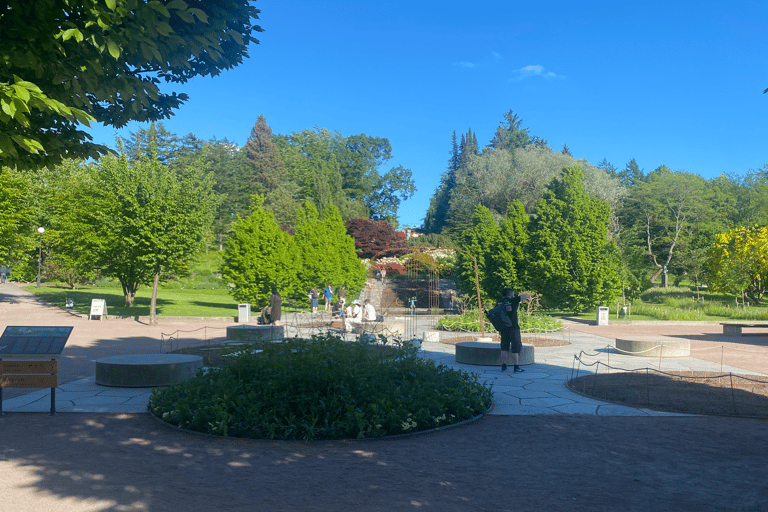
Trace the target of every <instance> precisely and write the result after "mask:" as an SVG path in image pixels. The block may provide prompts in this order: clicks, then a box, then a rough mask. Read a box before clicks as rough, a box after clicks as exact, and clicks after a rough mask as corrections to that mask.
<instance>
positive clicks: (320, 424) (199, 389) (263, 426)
mask: <svg viewBox="0 0 768 512" xmlns="http://www.w3.org/2000/svg"><path fill="white" fill-rule="evenodd" d="M244 352H248V351H247V350H246V351H244ZM491 397H492V394H491V390H490V389H488V388H486V387H484V386H483V385H482V384H480V383H479V382H477V377H476V376H475V375H470V374H468V373H466V372H463V371H460V370H453V369H450V368H448V367H446V366H444V365H435V364H434V363H432V362H431V361H429V360H424V359H421V358H419V357H418V356H417V355H416V351H415V349H413V348H412V347H406V346H397V347H383V346H381V345H367V344H365V343H347V342H344V341H343V340H341V339H340V338H338V337H336V336H333V335H326V336H316V337H313V338H312V339H311V340H300V339H293V340H285V341H284V342H283V343H274V344H267V346H265V347H264V348H263V352H262V353H261V354H258V355H249V354H243V355H240V356H238V357H235V358H233V360H232V361H231V363H230V366H229V367H227V368H221V369H216V370H214V371H210V372H208V373H204V372H202V371H201V372H198V374H197V375H196V376H195V377H193V378H192V379H190V380H189V381H187V382H184V383H181V384H177V385H174V386H169V387H165V388H160V389H156V390H153V392H152V397H151V398H150V404H149V407H150V410H151V412H152V413H153V414H155V415H156V416H158V417H160V418H162V419H163V420H165V421H167V422H169V423H171V424H174V425H177V426H180V427H182V428H186V429H190V430H194V431H198V432H205V433H209V434H214V435H221V436H231V437H246V438H254V439H303V440H313V439H344V438H369V437H382V436H387V435H394V434H402V433H405V432H414V431H420V430H428V429H432V428H435V427H439V426H442V425H447V424H451V423H456V422H459V421H463V420H466V419H470V418H472V417H474V416H477V415H478V414H483V413H484V412H485V411H486V410H487V409H488V407H490V404H491Z"/></svg>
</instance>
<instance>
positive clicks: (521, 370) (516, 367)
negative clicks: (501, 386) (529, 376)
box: [515, 366, 525, 373]
mask: <svg viewBox="0 0 768 512" xmlns="http://www.w3.org/2000/svg"><path fill="white" fill-rule="evenodd" d="M524 371H525V370H523V369H522V368H520V367H519V366H515V373H523V372H524Z"/></svg>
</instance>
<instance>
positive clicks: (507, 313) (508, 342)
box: [499, 288, 528, 373]
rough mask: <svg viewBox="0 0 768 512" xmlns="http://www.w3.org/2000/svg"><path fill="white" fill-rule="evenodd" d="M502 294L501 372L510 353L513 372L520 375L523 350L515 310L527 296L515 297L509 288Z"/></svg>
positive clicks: (505, 368) (500, 331) (504, 369)
mask: <svg viewBox="0 0 768 512" xmlns="http://www.w3.org/2000/svg"><path fill="white" fill-rule="evenodd" d="M502 293H503V297H502V299H501V303H502V304H503V305H504V307H503V308H502V310H503V312H502V314H501V320H502V323H503V324H504V328H502V329H500V330H499V335H500V336H501V371H506V370H507V360H508V359H509V353H510V352H511V353H512V365H513V366H514V371H515V373H521V372H523V371H525V370H523V369H522V368H520V351H521V350H522V349H523V340H522V336H521V335H520V323H519V321H518V318H517V308H518V307H519V306H520V302H521V301H523V300H528V294H525V293H524V294H522V295H518V296H515V292H514V290H512V289H511V288H505V289H504V291H503V292H502Z"/></svg>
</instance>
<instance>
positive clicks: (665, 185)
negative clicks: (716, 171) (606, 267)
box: [619, 166, 714, 282]
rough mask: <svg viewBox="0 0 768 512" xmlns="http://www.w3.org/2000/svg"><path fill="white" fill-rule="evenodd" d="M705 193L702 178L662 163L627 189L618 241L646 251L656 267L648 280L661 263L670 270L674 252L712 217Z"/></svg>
mask: <svg viewBox="0 0 768 512" xmlns="http://www.w3.org/2000/svg"><path fill="white" fill-rule="evenodd" d="M708 196H709V192H708V191H707V187H706V183H705V180H704V178H702V177H701V176H697V175H694V174H691V173H687V172H682V171H678V172H672V171H670V170H669V169H668V168H667V167H665V166H661V167H659V168H658V169H656V170H654V171H653V172H651V173H649V174H648V176H647V177H646V179H645V180H644V181H642V182H640V183H638V184H637V185H635V186H634V187H633V188H631V189H630V190H629V193H628V195H627V197H626V199H625V201H624V206H623V207H622V209H621V211H620V212H619V220H620V222H621V224H622V225H623V226H625V227H626V228H627V229H626V233H625V234H624V235H623V238H622V241H623V243H624V244H625V245H627V246H634V247H638V248H642V249H643V250H644V251H645V253H646V254H647V255H648V257H649V260H648V261H649V263H650V265H649V266H651V268H655V271H656V273H655V274H654V275H653V276H652V278H651V282H654V281H655V280H656V278H657V277H658V276H659V275H660V274H661V272H662V270H663V267H664V266H667V267H668V269H670V270H671V269H672V267H673V266H675V265H676V264H677V259H676V258H677V256H678V252H686V251H688V250H689V249H691V248H693V247H695V244H694V241H695V238H696V235H697V233H698V232H699V231H700V230H701V229H702V228H705V227H706V225H707V223H708V222H711V221H712V220H711V219H712V210H711V207H710V202H709V197H708ZM712 229H714V228H712ZM712 229H708V231H711V230H712ZM704 243H706V242H704Z"/></svg>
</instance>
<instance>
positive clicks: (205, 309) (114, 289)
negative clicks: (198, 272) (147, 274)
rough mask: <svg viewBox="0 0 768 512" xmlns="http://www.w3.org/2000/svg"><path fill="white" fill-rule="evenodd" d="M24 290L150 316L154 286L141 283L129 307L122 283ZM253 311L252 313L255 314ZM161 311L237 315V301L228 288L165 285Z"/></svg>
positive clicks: (85, 308)
mask: <svg viewBox="0 0 768 512" xmlns="http://www.w3.org/2000/svg"><path fill="white" fill-rule="evenodd" d="M24 290H26V291H28V292H30V293H33V294H35V295H37V296H38V297H41V298H42V299H45V300H46V301H48V302H50V303H51V304H54V305H56V306H59V307H62V308H63V307H64V306H65V304H66V299H67V298H71V299H73V301H74V308H73V309H74V310H75V311H77V312H78V313H82V314H85V315H87V314H88V313H90V310H91V300H93V299H104V300H105V301H106V304H107V312H108V314H109V315H112V316H149V304H150V301H151V299H152V289H151V288H149V287H141V288H140V289H139V291H138V292H136V298H135V301H134V306H133V307H132V308H128V307H125V297H124V296H123V292H122V289H121V288H120V287H118V286H84V287H82V288H78V289H76V290H72V289H70V288H67V287H63V286H61V287H59V286H43V287H41V288H39V289H38V288H35V287H34V286H25V287H24ZM254 313H255V312H252V313H251V314H254ZM157 314H158V315H160V316H196V317H236V316H237V314H238V308H237V302H236V301H235V300H234V299H233V298H232V296H231V295H230V294H229V291H227V290H225V289H213V290H204V289H179V288H161V289H160V290H159V291H158V293H157Z"/></svg>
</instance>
